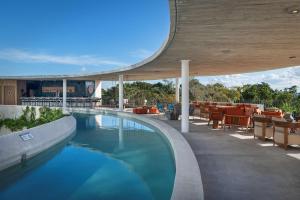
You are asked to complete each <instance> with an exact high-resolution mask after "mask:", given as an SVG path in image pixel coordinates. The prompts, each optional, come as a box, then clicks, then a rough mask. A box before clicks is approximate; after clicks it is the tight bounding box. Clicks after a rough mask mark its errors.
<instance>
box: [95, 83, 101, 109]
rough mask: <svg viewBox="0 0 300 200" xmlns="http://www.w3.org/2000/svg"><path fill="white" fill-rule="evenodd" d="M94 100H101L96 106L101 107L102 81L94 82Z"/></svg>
mask: <svg viewBox="0 0 300 200" xmlns="http://www.w3.org/2000/svg"><path fill="white" fill-rule="evenodd" d="M95 98H99V99H101V100H100V102H98V103H97V104H98V105H97V106H101V105H102V81H100V80H96V81H95Z"/></svg>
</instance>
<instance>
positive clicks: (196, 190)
mask: <svg viewBox="0 0 300 200" xmlns="http://www.w3.org/2000/svg"><path fill="white" fill-rule="evenodd" d="M68 110H69V111H70V112H79V113H88V114H101V113H104V114H115V115H117V116H120V117H128V118H132V119H136V120H140V121H143V122H145V123H146V124H149V125H152V126H154V127H155V128H157V129H159V130H160V132H161V133H162V134H164V136H165V137H166V138H167V139H168V141H169V143H170V144H171V147H172V150H173V153H174V159H175V167H176V174H175V180H174V186H173V192H172V196H171V199H172V200H182V199H185V200H192V199H193V200H194V199H195V200H196V199H197V200H198V199H199V200H202V199H204V192H203V184H202V178H201V173H200V169H199V165H198V162H197V159H196V157H195V154H194V152H193V150H192V148H191V146H190V145H189V143H188V142H187V141H186V139H185V138H184V137H183V136H182V135H181V133H180V132H179V131H177V130H176V129H175V128H173V127H171V126H170V125H168V124H166V123H164V122H163V121H160V120H157V119H153V118H150V117H146V116H141V115H136V114H133V113H128V112H122V111H118V110H112V109H105V108H102V109H85V108H69V109H68Z"/></svg>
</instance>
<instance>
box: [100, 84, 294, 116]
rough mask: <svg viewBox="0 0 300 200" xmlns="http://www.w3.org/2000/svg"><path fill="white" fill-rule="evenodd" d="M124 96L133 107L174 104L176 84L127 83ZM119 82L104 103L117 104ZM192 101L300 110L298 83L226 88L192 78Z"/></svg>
mask: <svg viewBox="0 0 300 200" xmlns="http://www.w3.org/2000/svg"><path fill="white" fill-rule="evenodd" d="M124 98H125V99H128V101H129V104H131V105H132V106H141V105H144V103H145V99H146V100H147V105H155V104H156V103H157V102H168V103H174V101H175V85H174V83H173V82H172V81H168V80H163V81H162V82H158V83H149V82H139V81H137V82H132V83H125V84H124ZM117 100H118V85H117V86H113V87H111V88H108V89H106V90H103V95H102V101H103V104H106V105H107V104H113V103H117ZM190 100H191V101H215V102H232V103H259V104H264V105H265V107H268V108H269V107H276V108H280V109H282V110H284V111H286V112H296V113H300V95H299V94H298V93H297V86H291V87H289V88H285V89H282V90H279V89H272V88H271V86H270V85H269V84H268V83H264V82H262V83H257V84H246V85H243V86H240V87H232V88H228V87H225V86H224V85H223V84H220V83H215V84H207V85H204V84H201V83H200V82H199V80H198V79H195V78H192V79H191V80H190Z"/></svg>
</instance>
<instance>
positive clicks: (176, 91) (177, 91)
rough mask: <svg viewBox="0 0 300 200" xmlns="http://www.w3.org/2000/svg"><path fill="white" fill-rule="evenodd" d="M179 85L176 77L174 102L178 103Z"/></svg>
mask: <svg viewBox="0 0 300 200" xmlns="http://www.w3.org/2000/svg"><path fill="white" fill-rule="evenodd" d="M179 87H180V84H179V78H178V77H177V78H176V79H175V101H176V103H179V102H180V98H179V96H180V92H179V89H180V88H179Z"/></svg>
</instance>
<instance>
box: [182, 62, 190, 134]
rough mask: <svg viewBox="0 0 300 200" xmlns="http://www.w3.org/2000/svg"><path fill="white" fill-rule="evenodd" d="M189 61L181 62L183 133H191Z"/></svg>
mask: <svg viewBox="0 0 300 200" xmlns="http://www.w3.org/2000/svg"><path fill="white" fill-rule="evenodd" d="M189 62H190V61H189V60H182V61H181V87H182V88H181V96H182V97H181V98H182V99H181V132H183V133H188V132H189V108H190V103H189V101H190V100H189V99H190V97H189V76H190V72H189V71H190V70H189V68H190V65H189Z"/></svg>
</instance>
